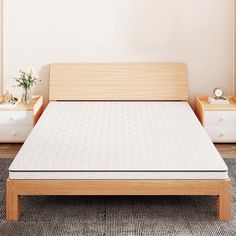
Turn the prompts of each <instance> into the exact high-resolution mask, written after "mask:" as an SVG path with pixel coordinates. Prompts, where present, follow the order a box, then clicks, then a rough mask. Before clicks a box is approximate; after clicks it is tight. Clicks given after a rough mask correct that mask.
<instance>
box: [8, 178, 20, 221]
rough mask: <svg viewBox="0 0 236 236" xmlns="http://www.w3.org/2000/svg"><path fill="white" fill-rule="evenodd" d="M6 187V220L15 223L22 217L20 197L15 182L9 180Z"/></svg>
mask: <svg viewBox="0 0 236 236" xmlns="http://www.w3.org/2000/svg"><path fill="white" fill-rule="evenodd" d="M6 186H7V189H6V219H7V220H8V221H15V220H18V219H19V216H20V202H19V198H20V196H19V194H18V192H17V185H16V184H15V182H13V181H9V180H7V182H6Z"/></svg>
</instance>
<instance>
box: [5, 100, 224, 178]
mask: <svg viewBox="0 0 236 236" xmlns="http://www.w3.org/2000/svg"><path fill="white" fill-rule="evenodd" d="M9 176H10V178H12V179H225V178H227V176H228V173H227V166H226V164H225V163H224V161H223V159H222V157H221V156H220V155H219V153H218V152H217V150H216V148H215V147H214V145H213V144H212V142H211V140H210V138H209V137H208V136H207V134H206V132H205V130H204V129H203V128H202V126H201V124H200V123H199V121H198V120H197V118H196V116H195V114H194V113H193V111H192V110H191V108H190V106H189V104H188V103H186V102H50V104H49V105H48V106H47V108H46V110H45V111H44V113H43V115H42V116H41V118H40V120H39V121H38V123H37V125H36V126H35V128H34V129H33V131H32V132H31V134H30V135H29V137H28V138H27V140H26V142H25V143H24V145H23V147H22V148H21V150H20V151H19V153H18V155H17V156H16V158H15V159H14V161H13V163H12V164H11V166H10V168H9Z"/></svg>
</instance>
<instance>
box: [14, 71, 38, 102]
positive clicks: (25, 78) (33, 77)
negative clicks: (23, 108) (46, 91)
mask: <svg viewBox="0 0 236 236" xmlns="http://www.w3.org/2000/svg"><path fill="white" fill-rule="evenodd" d="M14 80H15V81H16V86H17V87H22V88H23V94H22V100H21V102H22V103H23V104H25V105H28V104H30V103H31V102H32V91H31V89H32V87H33V86H34V85H35V84H37V83H38V82H40V80H39V77H38V75H37V74H35V72H34V69H30V70H20V72H19V75H18V76H16V77H14Z"/></svg>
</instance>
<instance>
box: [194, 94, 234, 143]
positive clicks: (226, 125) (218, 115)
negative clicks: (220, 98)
mask: <svg viewBox="0 0 236 236" xmlns="http://www.w3.org/2000/svg"><path fill="white" fill-rule="evenodd" d="M227 98H228V99H229V101H230V103H229V104H225V105H215V104H214V105H213V104H209V103H208V97H206V96H199V97H196V99H195V112H196V115H197V116H198V118H199V120H200V122H201V123H202V125H203V127H204V128H205V130H206V131H207V133H208V135H209V136H210V138H211V140H212V141H213V142H214V143H234V142H236V97H227Z"/></svg>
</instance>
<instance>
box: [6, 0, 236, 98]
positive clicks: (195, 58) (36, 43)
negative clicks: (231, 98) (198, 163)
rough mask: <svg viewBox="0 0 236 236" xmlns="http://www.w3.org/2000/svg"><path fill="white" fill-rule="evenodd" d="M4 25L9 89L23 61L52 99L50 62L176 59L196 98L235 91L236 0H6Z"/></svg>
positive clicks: (42, 90) (42, 89) (192, 95)
mask: <svg viewBox="0 0 236 236" xmlns="http://www.w3.org/2000/svg"><path fill="white" fill-rule="evenodd" d="M6 28H7V30H6V60H5V63H6V80H7V86H6V87H7V88H10V89H11V90H12V88H11V84H12V79H11V78H12V76H13V75H14V74H15V73H16V72H17V71H18V70H19V69H20V68H28V67H35V68H36V69H37V70H38V71H40V76H41V79H42V80H43V81H42V82H41V84H40V85H38V86H37V87H36V88H35V91H34V92H35V93H40V94H44V96H45V97H46V99H47V96H48V77H49V73H48V65H49V64H50V63H55V62H159V61H161V62H163V61H176V62H186V63H187V64H188V66H189V80H190V82H189V84H190V95H191V99H192V98H193V97H194V96H195V95H201V94H206V95H210V94H211V93H212V90H213V88H215V87H217V86H219V87H221V88H223V90H224V91H225V93H226V94H232V92H233V79H234V78H233V0H178V1H177V0H99V1H98V0H50V1H49V0H7V1H6ZM13 91H14V90H13ZM14 92H16V93H18V94H19V91H18V92H17V91H14Z"/></svg>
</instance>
